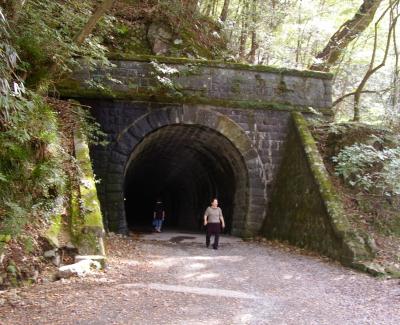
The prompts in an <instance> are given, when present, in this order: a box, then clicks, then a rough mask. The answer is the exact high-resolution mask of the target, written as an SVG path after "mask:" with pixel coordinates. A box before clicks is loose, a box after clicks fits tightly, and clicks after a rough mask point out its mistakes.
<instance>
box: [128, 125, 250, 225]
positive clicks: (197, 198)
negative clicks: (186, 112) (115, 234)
mask: <svg viewBox="0 0 400 325" xmlns="http://www.w3.org/2000/svg"><path fill="white" fill-rule="evenodd" d="M126 166H127V168H126V171H125V182H124V195H125V212H126V213H125V215H126V221H127V224H128V227H129V228H131V229H133V228H136V227H148V226H149V225H150V224H151V220H152V211H153V206H154V202H155V200H156V199H157V197H160V198H162V200H163V201H164V205H165V209H166V222H165V227H166V228H179V229H182V230H192V231H198V230H200V229H201V224H202V216H203V213H204V210H205V208H206V207H207V206H208V205H209V204H210V200H211V199H212V198H214V197H217V198H218V200H219V206H220V207H221V208H222V210H223V214H224V217H225V221H226V231H227V232H230V231H231V228H232V222H240V220H241V219H244V218H245V215H246V210H247V206H248V176H247V169H246V165H245V163H244V161H243V157H242V156H241V154H240V153H239V151H238V150H237V149H236V147H235V146H234V145H233V144H232V143H231V142H230V141H229V140H228V139H227V138H226V137H225V136H224V135H222V134H220V133H219V132H217V131H215V130H212V129H210V128H208V127H205V126H201V125H187V124H174V125H168V126H164V127H161V128H158V129H156V130H155V131H153V132H151V133H150V134H148V135H146V136H145V137H144V138H143V140H142V141H141V142H140V143H138V144H137V145H136V147H135V148H134V150H133V152H132V154H131V157H130V159H129V161H128V163H127V165H126Z"/></svg>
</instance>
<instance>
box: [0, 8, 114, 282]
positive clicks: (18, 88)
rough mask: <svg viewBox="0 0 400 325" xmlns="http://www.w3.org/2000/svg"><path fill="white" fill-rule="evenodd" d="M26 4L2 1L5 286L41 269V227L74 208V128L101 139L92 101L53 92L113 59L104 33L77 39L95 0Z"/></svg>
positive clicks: (0, 198) (1, 261)
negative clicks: (69, 77)
mask: <svg viewBox="0 0 400 325" xmlns="http://www.w3.org/2000/svg"><path fill="white" fill-rule="evenodd" d="M24 6H25V7H24V10H21V11H18V12H14V13H13V12H12V11H5V10H3V8H6V9H7V7H6V6H5V7H1V6H0V286H1V285H2V284H4V283H5V282H6V283H11V284H14V285H15V284H17V281H16V280H17V279H18V280H23V278H24V277H25V278H26V277H30V276H32V274H34V273H35V272H37V268H38V266H37V265H38V263H39V262H38V261H39V260H40V259H39V260H37V259H35V258H34V259H33V260H32V261H34V262H32V263H30V262H29V261H28V260H26V258H25V257H24V256H25V254H31V253H33V252H35V251H36V252H38V253H39V254H41V252H40V251H41V250H40V249H39V248H40V247H39V246H40V245H43V242H42V240H41V239H40V238H41V236H42V235H43V234H42V233H41V232H42V230H43V229H41V228H43V227H44V228H46V227H48V224H49V223H50V220H51V218H52V217H53V216H54V215H61V214H65V213H67V212H66V211H67V209H68V205H69V191H70V188H71V186H74V182H75V180H76V175H77V174H78V173H79V166H77V164H76V163H75V159H74V157H73V145H72V137H73V134H74V133H75V132H83V133H85V135H86V136H87V137H88V139H89V140H90V141H91V142H92V143H99V142H101V139H100V138H101V137H102V133H101V132H100V131H99V127H98V125H97V124H96V123H95V122H94V121H93V119H92V118H91V117H90V114H89V112H88V110H87V109H86V108H83V107H81V106H80V105H79V104H78V103H73V102H65V101H60V100H57V99H55V98H49V97H48V93H49V92H51V93H52V95H56V93H55V92H53V88H52V85H53V83H54V82H56V81H58V80H59V79H61V78H63V77H64V76H65V75H66V74H68V73H70V72H71V71H72V70H73V69H74V68H76V67H77V66H79V65H85V66H86V67H89V69H90V68H91V67H94V65H95V62H97V63H99V62H100V63H101V64H106V65H108V64H110V63H109V61H108V60H107V58H106V56H105V55H106V49H105V47H104V46H102V45H101V40H102V34H101V33H96V36H94V35H90V36H89V37H87V39H86V40H85V41H84V42H83V44H81V45H80V46H78V45H76V43H75V40H74V39H75V35H76V34H77V33H78V32H79V29H80V28H82V26H83V25H84V24H85V23H86V21H87V19H88V16H90V14H91V12H92V10H93V8H92V6H93V3H92V2H91V1H68V2H66V1H50V0H45V1H37V0H29V1H25V2H24ZM8 9H9V8H8ZM10 10H11V9H10ZM9 17H12V19H8V18H9ZM110 24H111V19H109V17H106V19H104V20H103V21H102V22H101V30H102V31H103V32H104V33H107V31H108V26H110ZM39 228H40V229H39ZM44 245H45V244H44ZM10 247H11V248H10ZM18 252H19V253H18ZM24 259H25V262H24ZM30 264H31V265H30ZM24 270H25V271H24ZM6 279H7V280H6Z"/></svg>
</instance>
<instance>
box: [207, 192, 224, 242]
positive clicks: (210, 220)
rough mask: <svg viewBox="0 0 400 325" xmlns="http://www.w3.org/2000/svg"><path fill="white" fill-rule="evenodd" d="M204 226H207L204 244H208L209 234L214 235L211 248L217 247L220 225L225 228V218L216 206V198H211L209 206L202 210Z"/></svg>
mask: <svg viewBox="0 0 400 325" xmlns="http://www.w3.org/2000/svg"><path fill="white" fill-rule="evenodd" d="M204 226H206V227H207V231H206V246H207V247H209V246H210V241H211V236H212V235H214V244H213V248H214V249H218V243H219V234H220V232H221V227H222V228H225V220H224V216H223V215H222V210H221V208H219V207H218V200H217V199H213V200H212V201H211V206H209V207H208V208H207V209H206V211H205V212H204Z"/></svg>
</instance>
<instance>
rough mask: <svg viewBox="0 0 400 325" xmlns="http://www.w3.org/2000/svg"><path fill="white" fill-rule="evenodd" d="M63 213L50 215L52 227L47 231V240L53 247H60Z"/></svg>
mask: <svg viewBox="0 0 400 325" xmlns="http://www.w3.org/2000/svg"><path fill="white" fill-rule="evenodd" d="M61 220H62V217H61V214H56V215H53V216H51V217H50V227H49V229H47V231H46V233H45V237H46V239H47V241H48V242H49V243H50V244H51V245H52V246H53V247H59V241H58V236H59V234H60V232H61V226H62V225H61Z"/></svg>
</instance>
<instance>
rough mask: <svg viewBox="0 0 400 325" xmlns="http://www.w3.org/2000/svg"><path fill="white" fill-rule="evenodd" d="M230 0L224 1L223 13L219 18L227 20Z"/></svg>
mask: <svg viewBox="0 0 400 325" xmlns="http://www.w3.org/2000/svg"><path fill="white" fill-rule="evenodd" d="M229 2H230V0H225V1H224V6H223V7H222V11H221V15H220V16H219V19H220V20H221V21H223V22H225V21H226V18H228V9H229Z"/></svg>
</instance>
